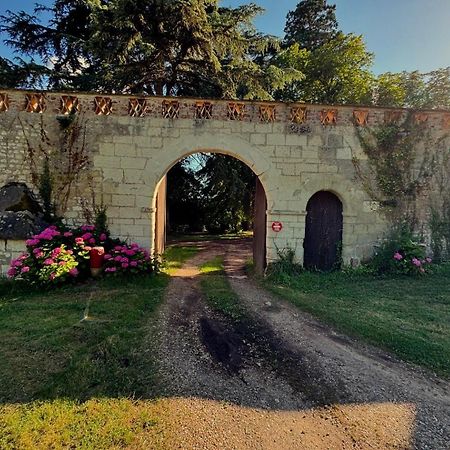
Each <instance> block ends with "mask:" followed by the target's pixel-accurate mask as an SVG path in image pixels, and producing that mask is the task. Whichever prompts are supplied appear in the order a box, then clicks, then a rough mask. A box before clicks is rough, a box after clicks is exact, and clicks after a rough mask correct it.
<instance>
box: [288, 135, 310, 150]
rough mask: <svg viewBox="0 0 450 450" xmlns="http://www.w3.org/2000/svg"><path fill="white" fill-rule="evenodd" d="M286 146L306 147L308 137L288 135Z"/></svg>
mask: <svg viewBox="0 0 450 450" xmlns="http://www.w3.org/2000/svg"><path fill="white" fill-rule="evenodd" d="M286 145H294V146H296V147H302V146H306V145H308V137H307V136H306V135H303V134H288V135H286Z"/></svg>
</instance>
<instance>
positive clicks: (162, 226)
mask: <svg viewBox="0 0 450 450" xmlns="http://www.w3.org/2000/svg"><path fill="white" fill-rule="evenodd" d="M201 152H204V153H221V154H226V155H228V156H233V157H234V158H236V159H240V160H241V162H244V161H242V159H241V158H237V157H236V156H235V154H232V153H231V152H224V151H217V149H212V150H211V149H203V150H201ZM192 153H196V152H190V153H188V154H186V155H183V156H181V157H180V158H179V159H178V160H177V161H175V162H173V163H172V164H171V165H170V167H169V168H168V169H167V170H166V171H165V173H164V175H163V176H162V178H161V180H160V181H159V182H158V184H157V186H156V189H155V196H154V201H153V202H154V217H155V219H154V221H153V223H154V226H153V230H154V247H153V249H154V252H155V253H156V254H162V253H163V252H164V250H165V245H166V217H167V214H166V207H167V173H168V172H169V170H170V168H172V167H173V166H174V165H175V164H176V163H177V162H178V161H180V160H182V159H184V158H185V157H186V156H188V155H189V154H192ZM246 165H247V166H248V163H246ZM250 168H252V170H253V172H254V173H255V181H256V186H255V198H254V203H253V204H254V215H253V263H254V267H255V271H256V272H257V273H259V274H262V273H263V271H264V268H265V267H266V228H267V213H266V212H267V196H266V192H265V189H264V186H263V184H262V182H261V180H260V178H259V176H258V173H257V172H255V168H254V166H253V167H250Z"/></svg>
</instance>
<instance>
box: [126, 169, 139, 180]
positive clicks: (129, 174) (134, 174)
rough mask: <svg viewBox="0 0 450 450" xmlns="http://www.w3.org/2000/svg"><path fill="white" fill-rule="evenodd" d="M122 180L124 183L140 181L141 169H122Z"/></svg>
mask: <svg viewBox="0 0 450 450" xmlns="http://www.w3.org/2000/svg"><path fill="white" fill-rule="evenodd" d="M123 173H124V182H125V183H138V182H142V176H143V171H142V170H137V169H124V171H123Z"/></svg>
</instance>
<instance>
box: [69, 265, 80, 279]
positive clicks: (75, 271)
mask: <svg viewBox="0 0 450 450" xmlns="http://www.w3.org/2000/svg"><path fill="white" fill-rule="evenodd" d="M69 275H70V276H71V277H76V276H77V275H78V269H77V268H76V267H74V268H73V269H70V270H69Z"/></svg>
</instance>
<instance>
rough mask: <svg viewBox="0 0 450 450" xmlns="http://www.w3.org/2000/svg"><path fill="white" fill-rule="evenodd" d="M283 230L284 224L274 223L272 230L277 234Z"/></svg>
mask: <svg viewBox="0 0 450 450" xmlns="http://www.w3.org/2000/svg"><path fill="white" fill-rule="evenodd" d="M282 229H283V224H282V223H281V222H272V230H273V231H275V233H279V232H280V231H281V230H282Z"/></svg>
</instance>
